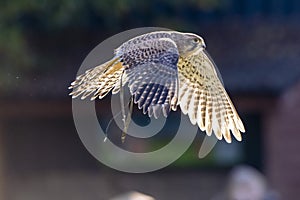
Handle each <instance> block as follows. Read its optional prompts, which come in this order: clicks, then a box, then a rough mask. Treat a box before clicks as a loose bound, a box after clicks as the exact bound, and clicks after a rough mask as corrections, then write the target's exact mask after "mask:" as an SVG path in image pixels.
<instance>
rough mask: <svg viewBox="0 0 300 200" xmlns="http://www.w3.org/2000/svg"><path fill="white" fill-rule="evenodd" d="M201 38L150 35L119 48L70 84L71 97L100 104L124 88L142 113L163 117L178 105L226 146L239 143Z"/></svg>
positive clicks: (237, 127)
mask: <svg viewBox="0 0 300 200" xmlns="http://www.w3.org/2000/svg"><path fill="white" fill-rule="evenodd" d="M205 48H206V45H205V43H204V40H203V39H202V37H200V36H198V35H196V34H192V33H181V32H176V31H156V32H151V33H147V34H144V35H140V36H137V37H134V38H132V39H130V40H128V41H127V42H125V43H123V44H122V45H121V46H120V47H118V48H117V49H116V50H115V52H114V55H115V56H114V57H113V58H112V59H111V60H109V61H108V62H106V63H104V64H101V65H99V66H97V67H95V68H92V69H89V70H87V71H86V72H85V73H84V74H82V75H80V76H78V77H77V78H76V80H75V81H74V82H72V83H71V86H70V87H69V89H73V91H72V92H71V93H70V95H72V98H76V97H78V96H81V99H85V98H86V97H88V96H91V100H94V99H96V98H99V99H102V98H103V97H104V96H105V95H107V93H109V92H110V91H112V94H116V93H118V92H119V91H120V88H121V87H123V85H125V84H126V83H127V84H128V87H129V90H130V93H131V95H132V96H133V99H134V103H136V104H138V108H139V109H143V113H144V114H146V113H148V115H149V116H150V117H151V116H154V117H155V118H158V117H159V115H160V113H163V115H164V116H165V117H166V116H168V114H169V112H170V111H171V110H173V111H175V110H176V108H177V106H178V105H179V106H180V108H181V111H182V112H183V113H184V114H186V115H188V116H189V118H190V121H191V123H192V124H193V125H196V124H197V125H198V126H199V128H200V129H201V130H202V131H205V132H206V134H207V135H209V136H210V135H211V134H212V131H213V132H214V134H215V135H216V137H217V138H218V139H219V140H221V139H222V138H223V137H224V139H225V140H226V141H227V142H228V143H230V142H231V134H230V131H231V133H232V134H233V136H234V137H235V138H236V140H238V141H241V140H242V137H241V133H240V132H245V129H244V125H243V123H242V121H241V119H240V117H239V115H238V113H237V111H236V109H235V107H234V105H233V103H232V102H231V100H230V98H229V96H228V94H227V92H226V91H225V88H224V86H223V85H222V82H221V80H220V79H219V77H218V74H217V72H216V66H215V64H214V62H213V60H212V59H211V58H210V56H209V55H208V54H207V52H206V51H205Z"/></svg>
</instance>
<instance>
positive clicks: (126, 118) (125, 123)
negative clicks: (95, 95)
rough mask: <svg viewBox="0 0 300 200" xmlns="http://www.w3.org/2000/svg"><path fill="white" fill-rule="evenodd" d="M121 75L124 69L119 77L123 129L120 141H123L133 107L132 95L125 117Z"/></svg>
mask: <svg viewBox="0 0 300 200" xmlns="http://www.w3.org/2000/svg"><path fill="white" fill-rule="evenodd" d="M123 75H124V71H123V72H122V75H121V78H120V103H121V112H122V121H123V123H124V130H123V132H122V135H121V140H122V143H124V142H125V138H126V133H127V130H128V126H129V124H130V121H131V114H132V108H133V97H131V99H130V106H129V111H128V113H127V117H126V113H125V103H124V90H123Z"/></svg>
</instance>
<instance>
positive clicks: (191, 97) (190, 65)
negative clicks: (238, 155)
mask: <svg viewBox="0 0 300 200" xmlns="http://www.w3.org/2000/svg"><path fill="white" fill-rule="evenodd" d="M178 77H179V101H178V104H179V105H180V108H181V110H182V112H183V113H184V114H188V116H189V118H190V120H191V123H192V124H194V125H195V124H198V126H199V128H200V129H201V130H202V131H206V133H207V135H211V133H212V131H213V132H214V133H215V135H216V137H217V138H218V139H219V140H221V139H222V138H223V137H224V138H225V140H226V141H227V142H228V143H230V142H231V135H230V130H231V132H232V134H233V135H234V137H235V138H236V139H237V140H238V141H241V140H242V137H241V134H240V132H244V131H245V129H244V126H243V123H242V121H241V119H240V117H239V115H238V113H237V112H236V110H235V108H234V105H233V104H232V102H231V100H230V98H229V96H228V94H227V92H226V91H225V88H224V86H223V85H222V83H221V80H220V79H219V77H218V74H217V71H216V66H215V64H214V62H213V60H211V58H210V57H209V55H208V54H207V52H206V51H198V52H196V53H194V54H192V55H189V56H187V57H184V58H180V59H179V61H178Z"/></svg>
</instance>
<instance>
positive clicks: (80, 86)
mask: <svg viewBox="0 0 300 200" xmlns="http://www.w3.org/2000/svg"><path fill="white" fill-rule="evenodd" d="M123 70H124V66H123V65H122V63H121V62H120V61H119V59H118V58H117V57H115V58H113V59H111V60H110V61H108V62H106V63H104V64H102V65H99V66H97V67H95V68H92V69H89V70H87V71H86V72H85V73H84V74H81V75H79V76H77V77H76V79H75V81H74V82H72V83H71V86H70V87H69V89H72V90H73V91H72V92H71V93H70V95H71V96H72V98H76V97H79V96H81V99H85V98H86V97H88V96H90V95H91V94H93V96H92V97H91V100H94V99H96V98H97V97H99V99H102V98H103V97H105V95H107V93H109V92H110V91H111V90H112V89H113V88H114V87H116V88H114V91H113V92H114V93H117V92H118V91H119V88H120V87H119V85H118V84H119V80H120V78H121V75H122V72H123Z"/></svg>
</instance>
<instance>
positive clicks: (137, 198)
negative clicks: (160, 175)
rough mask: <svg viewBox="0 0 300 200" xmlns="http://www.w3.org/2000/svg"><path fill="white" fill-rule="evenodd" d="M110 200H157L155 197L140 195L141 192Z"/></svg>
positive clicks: (129, 193)
mask: <svg viewBox="0 0 300 200" xmlns="http://www.w3.org/2000/svg"><path fill="white" fill-rule="evenodd" d="M109 200H155V199H154V198H153V197H151V196H148V195H145V194H142V193H139V192H135V191H132V192H128V193H125V194H122V195H119V196H117V197H114V198H112V199H109Z"/></svg>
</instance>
